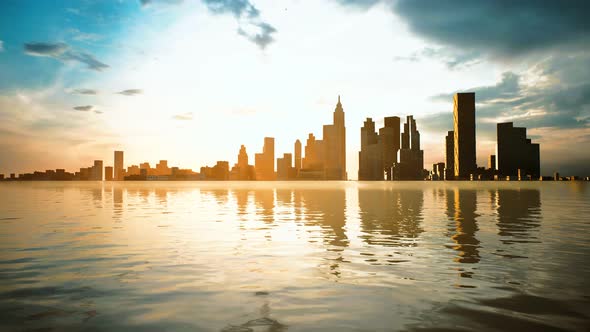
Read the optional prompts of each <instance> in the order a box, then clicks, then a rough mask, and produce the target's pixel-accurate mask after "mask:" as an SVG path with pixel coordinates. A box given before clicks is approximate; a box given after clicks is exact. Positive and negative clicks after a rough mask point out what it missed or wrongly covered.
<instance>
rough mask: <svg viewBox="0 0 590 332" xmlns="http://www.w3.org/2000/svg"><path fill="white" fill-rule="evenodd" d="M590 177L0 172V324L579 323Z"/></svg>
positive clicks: (16, 327)
mask: <svg viewBox="0 0 590 332" xmlns="http://www.w3.org/2000/svg"><path fill="white" fill-rule="evenodd" d="M589 330H590V183H588V182H427V181H423V182H357V181H343V182H337V181H336V182H305V181H293V182H280V181H277V182H151V181H147V182H131V181H126V182H1V183H0V331H221V332H250V331H256V332H259V331H274V332H277V331H589Z"/></svg>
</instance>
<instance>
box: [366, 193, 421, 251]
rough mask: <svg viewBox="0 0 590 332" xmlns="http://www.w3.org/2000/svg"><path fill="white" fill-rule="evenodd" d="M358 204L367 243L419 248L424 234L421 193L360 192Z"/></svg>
mask: <svg viewBox="0 0 590 332" xmlns="http://www.w3.org/2000/svg"><path fill="white" fill-rule="evenodd" d="M358 201H359V208H360V219H361V228H362V230H363V231H364V232H365V233H366V235H365V236H363V240H364V241H365V242H367V243H368V244H371V245H381V246H391V247H398V246H402V247H403V246H415V245H416V241H415V240H416V239H417V238H418V236H419V235H420V233H422V232H423V229H422V228H421V227H420V223H421V222H422V206H423V204H424V192H423V191H422V190H395V191H394V190H374V189H369V190H360V191H359V192H358Z"/></svg>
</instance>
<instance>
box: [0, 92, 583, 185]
mask: <svg viewBox="0 0 590 332" xmlns="http://www.w3.org/2000/svg"><path fill="white" fill-rule="evenodd" d="M453 101H454V113H453V125H454V130H452V131H449V132H448V133H447V136H446V137H445V138H444V141H443V144H444V151H445V161H446V163H445V162H438V163H435V164H433V165H432V168H431V169H430V170H427V169H425V167H424V151H423V150H421V147H420V132H419V131H418V129H417V124H416V120H415V119H414V117H413V115H407V116H406V122H405V123H404V126H403V132H400V123H401V122H400V121H401V120H400V117H398V116H389V117H385V119H384V124H385V125H384V127H383V128H381V129H379V134H377V132H376V129H375V123H374V122H373V120H372V119H371V118H367V120H366V121H365V122H364V125H363V127H361V129H360V132H361V149H360V151H359V152H358V156H359V158H358V164H359V168H358V170H359V171H358V180H360V181H363V180H373V181H383V180H389V181H392V180H518V181H522V180H545V181H547V180H579V179H582V180H590V177H588V176H585V177H580V176H579V175H573V176H566V177H564V178H562V177H560V175H559V172H558V171H557V170H555V171H554V172H553V175H552V176H550V175H544V176H542V175H541V171H540V164H541V159H540V145H539V144H538V143H532V141H531V139H529V138H527V134H526V128H521V127H514V125H513V123H512V122H506V123H498V124H497V147H496V153H495V154H492V155H489V157H488V163H487V168H486V167H484V166H481V167H478V165H477V164H476V163H475V161H476V160H477V158H476V148H475V147H476V145H477V144H476V117H477V116H476V106H475V104H476V95H475V93H473V92H463V93H456V94H455V95H454V96H453ZM293 147H294V150H293V152H292V153H287V152H286V153H284V154H283V156H282V157H279V158H275V138H274V137H264V145H263V148H262V152H261V153H256V154H255V158H254V165H250V164H249V157H248V153H247V152H246V147H245V146H244V145H241V146H240V150H239V153H238V157H237V163H236V164H234V166H233V167H231V168H230V161H227V160H221V161H217V162H216V165H214V166H212V167H209V166H202V167H201V168H200V172H195V171H193V170H192V169H180V168H179V167H168V161H167V160H160V162H159V163H158V164H157V165H156V167H155V168H151V167H150V164H149V162H142V163H140V164H139V165H130V166H128V167H127V168H126V169H125V166H124V165H125V163H124V151H115V152H114V163H113V165H114V166H105V167H104V168H103V161H102V160H95V161H94V165H93V166H91V167H85V168H84V167H83V168H80V171H79V172H75V173H69V172H65V170H64V169H56V170H55V171H53V170H46V171H45V172H41V171H35V172H33V173H20V174H18V176H16V174H15V173H11V174H10V176H9V177H8V178H5V175H4V174H0V180H59V181H63V180H91V181H102V180H106V181H110V180H114V181H123V180H129V181H141V180H144V181H145V180H152V181H153V180H160V181H168V180H186V181H188V180H192V181H195V180H218V181H227V180H239V181H243V180H256V181H273V180H316V181H317V180H348V178H347V172H346V126H345V114H344V109H343V106H342V103H341V100H340V95H338V102H337V104H336V107H335V110H334V113H333V123H332V124H329V125H324V126H323V135H322V139H321V140H320V139H316V138H315V136H314V134H313V133H309V135H308V139H307V141H306V145H305V154H304V155H302V154H301V141H300V140H299V139H297V140H295V142H294V144H293ZM293 155H295V156H296V157H295V159H293ZM103 173H104V177H103Z"/></svg>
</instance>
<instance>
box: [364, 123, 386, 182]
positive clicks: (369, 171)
mask: <svg viewBox="0 0 590 332" xmlns="http://www.w3.org/2000/svg"><path fill="white" fill-rule="evenodd" d="M379 143H380V142H379V136H377V133H376V132H375V122H373V119H371V118H367V120H366V121H365V123H364V125H363V127H362V128H361V151H359V173H358V179H359V180H360V181H371V180H383V159H382V155H381V153H382V151H381V144H379Z"/></svg>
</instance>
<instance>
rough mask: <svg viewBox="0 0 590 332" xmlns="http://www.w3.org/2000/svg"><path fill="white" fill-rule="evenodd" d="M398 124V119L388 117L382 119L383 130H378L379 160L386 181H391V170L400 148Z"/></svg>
mask: <svg viewBox="0 0 590 332" xmlns="http://www.w3.org/2000/svg"><path fill="white" fill-rule="evenodd" d="M400 123H401V121H400V118H399V117H397V116H388V117H385V119H384V125H383V128H381V129H379V141H380V143H381V156H382V157H381V159H382V162H383V170H384V171H385V179H386V180H393V173H392V168H393V165H394V164H395V163H396V162H397V154H398V151H399V148H400Z"/></svg>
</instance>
